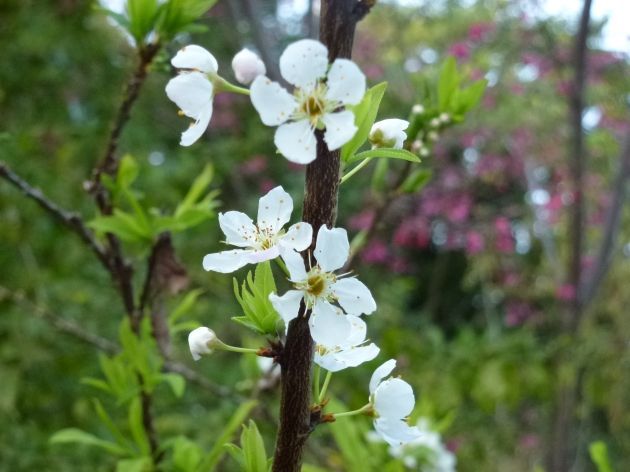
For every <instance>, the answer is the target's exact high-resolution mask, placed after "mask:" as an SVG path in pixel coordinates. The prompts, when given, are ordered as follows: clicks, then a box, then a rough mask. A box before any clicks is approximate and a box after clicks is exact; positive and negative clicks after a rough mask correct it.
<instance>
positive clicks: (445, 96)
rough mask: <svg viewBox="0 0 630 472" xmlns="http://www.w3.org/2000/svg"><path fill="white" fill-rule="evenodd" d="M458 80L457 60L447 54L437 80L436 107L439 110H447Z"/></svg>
mask: <svg viewBox="0 0 630 472" xmlns="http://www.w3.org/2000/svg"><path fill="white" fill-rule="evenodd" d="M459 82H460V77H459V73H458V72H457V62H456V61H455V58H454V57H453V56H449V57H448V59H446V61H445V62H444V64H443V65H442V69H441V70H440V78H439V82H438V107H439V110H440V111H441V112H447V111H449V103H450V102H451V97H452V95H453V93H454V92H455V90H456V89H457V86H458V85H459Z"/></svg>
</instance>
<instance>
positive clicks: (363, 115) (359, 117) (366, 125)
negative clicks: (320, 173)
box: [341, 82, 387, 162]
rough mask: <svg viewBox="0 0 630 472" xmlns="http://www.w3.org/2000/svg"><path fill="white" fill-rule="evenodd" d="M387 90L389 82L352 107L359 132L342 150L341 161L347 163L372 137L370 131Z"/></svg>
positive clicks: (379, 86)
mask: <svg viewBox="0 0 630 472" xmlns="http://www.w3.org/2000/svg"><path fill="white" fill-rule="evenodd" d="M385 89H387V82H381V83H380V84H377V85H375V86H374V87H372V88H370V89H369V90H368V91H367V92H365V96H364V97H363V100H361V102H360V103H359V104H358V105H356V106H354V107H352V111H353V112H354V122H355V124H356V125H357V128H358V129H357V132H356V133H355V134H354V137H353V138H352V139H351V140H350V141H348V142H347V143H346V144H344V145H343V147H342V148H341V161H342V162H346V161H347V160H348V159H349V158H350V157H351V156H353V155H354V154H355V153H356V152H357V150H358V149H359V148H360V147H361V146H362V145H363V143H364V142H365V141H366V140H367V138H368V136H369V135H370V129H372V125H373V124H374V121H375V120H376V115H377V114H378V109H379V107H380V105H381V100H382V99H383V95H384V94H385Z"/></svg>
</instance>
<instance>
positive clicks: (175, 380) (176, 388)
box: [161, 373, 186, 398]
mask: <svg viewBox="0 0 630 472" xmlns="http://www.w3.org/2000/svg"><path fill="white" fill-rule="evenodd" d="M161 378H162V380H163V381H164V382H166V383H167V384H168V385H169V387H171V390H172V391H173V395H175V397H177V398H181V397H182V396H183V395H184V389H185V388H186V381H185V380H184V377H182V376H181V375H179V374H174V373H168V374H162V375H161Z"/></svg>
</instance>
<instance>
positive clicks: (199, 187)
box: [175, 164, 214, 216]
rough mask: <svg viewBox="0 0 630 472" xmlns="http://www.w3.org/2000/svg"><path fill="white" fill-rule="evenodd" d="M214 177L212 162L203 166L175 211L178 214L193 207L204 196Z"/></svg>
mask: <svg viewBox="0 0 630 472" xmlns="http://www.w3.org/2000/svg"><path fill="white" fill-rule="evenodd" d="M213 177H214V167H212V164H208V165H206V166H205V167H204V168H203V171H202V172H201V174H199V176H198V177H197V178H196V179H195V180H194V181H193V183H192V185H191V186H190V189H189V190H188V193H187V194H186V196H185V197H184V200H182V202H181V203H180V204H179V205H178V207H177V210H176V211H175V215H176V216H177V215H179V214H180V213H181V212H183V211H185V210H186V209H189V208H192V207H193V206H194V205H195V203H197V202H198V201H199V199H201V198H202V197H203V195H204V193H205V192H206V190H207V188H208V186H209V185H210V183H211V182H212V178H213Z"/></svg>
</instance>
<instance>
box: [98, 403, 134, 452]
mask: <svg viewBox="0 0 630 472" xmlns="http://www.w3.org/2000/svg"><path fill="white" fill-rule="evenodd" d="M92 403H93V405H94V410H95V411H96V414H97V415H98V417H99V419H100V420H101V422H102V423H103V425H104V426H105V427H106V428H107V430H108V431H109V432H110V433H111V435H112V436H113V437H114V439H115V440H116V443H118V445H120V447H123V448H125V449H126V450H127V452H128V453H129V454H130V455H133V453H134V450H133V448H132V447H131V445H130V444H129V441H128V440H127V438H126V437H125V435H124V434H123V433H122V432H121V431H120V429H118V427H117V426H116V424H115V423H114V421H113V420H112V419H111V417H110V416H109V414H108V413H107V411H106V410H105V407H104V406H103V404H102V403H101V402H100V401H99V400H98V399H96V398H94V399H92Z"/></svg>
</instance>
